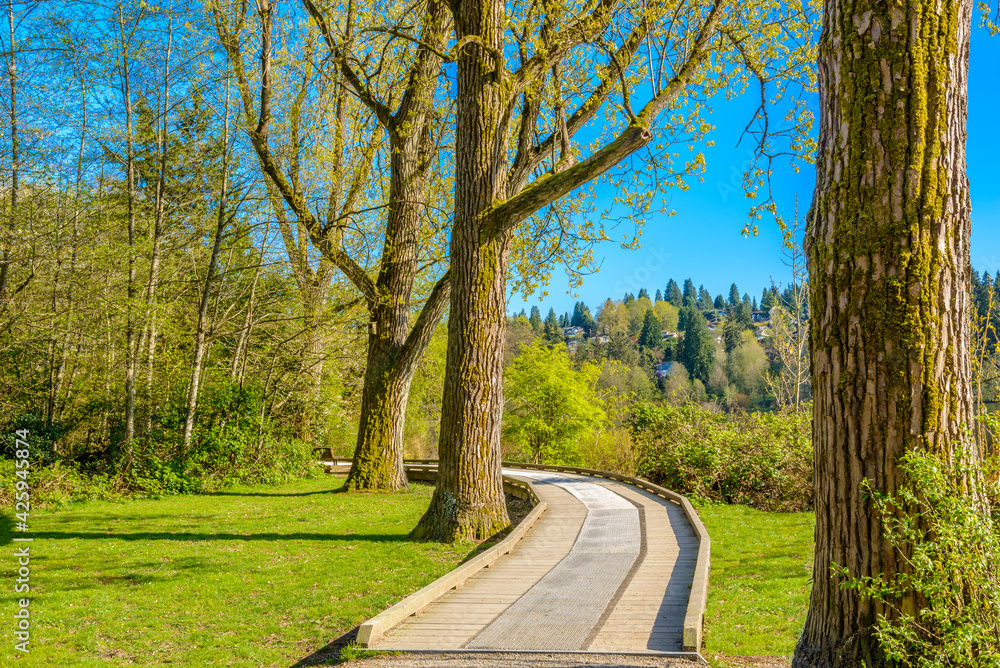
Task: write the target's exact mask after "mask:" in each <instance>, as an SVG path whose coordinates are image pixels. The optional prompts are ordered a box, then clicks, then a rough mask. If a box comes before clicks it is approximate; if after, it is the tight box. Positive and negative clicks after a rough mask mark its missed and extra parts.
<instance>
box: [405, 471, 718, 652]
mask: <svg viewBox="0 0 1000 668" xmlns="http://www.w3.org/2000/svg"><path fill="white" fill-rule="evenodd" d="M406 462H407V464H408V465H411V464H412V465H419V466H431V465H434V466H436V465H437V460H436V459H408V460H406ZM501 466H504V467H506V468H520V469H529V470H535V471H552V472H556V473H577V474H580V475H587V476H592V477H595V478H605V479H607V480H614V481H616V482H622V483H625V484H627V485H631V486H633V487H637V488H639V489H641V490H644V491H646V492H650V493H651V494H655V495H656V496H660V497H663V498H664V499H668V500H670V501H673V502H674V503H677V504H678V505H679V506H680V507H681V508H682V509H683V510H684V514H685V515H686V516H687V519H688V522H689V523H690V524H691V528H692V529H694V532H695V534H696V535H697V536H698V559H697V561H696V562H695V566H694V576H693V577H692V579H691V594H690V595H689V596H688V605H687V611H686V612H685V614H684V634H683V640H682V643H681V649H682V651H685V652H699V651H700V650H701V642H702V633H703V625H704V621H705V609H706V608H707V607H708V579H709V574H710V571H711V550H712V542H711V539H710V538H709V537H708V530H707V529H706V528H705V525H704V524H702V522H701V518H700V517H698V513H697V511H695V509H694V506H692V505H691V502H690V501H688V499H687V497H686V496H684V495H683V494H678V493H677V492H673V491H671V490H669V489H666V488H665V487H660V486H659V485H654V484H653V483H651V482H649V481H648V480H643V479H642V478H637V477H635V476H630V475H622V474H619V473H611V472H610V471H599V470H597V469H585V468H580V467H577V466H555V465H549V464H527V463H524V462H501ZM525 519H527V518H525Z"/></svg>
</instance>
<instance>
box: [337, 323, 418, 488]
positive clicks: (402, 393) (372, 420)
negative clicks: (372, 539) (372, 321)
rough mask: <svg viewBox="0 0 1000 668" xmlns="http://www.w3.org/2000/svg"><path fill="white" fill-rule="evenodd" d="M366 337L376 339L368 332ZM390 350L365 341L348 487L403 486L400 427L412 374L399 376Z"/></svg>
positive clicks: (401, 434)
mask: <svg viewBox="0 0 1000 668" xmlns="http://www.w3.org/2000/svg"><path fill="white" fill-rule="evenodd" d="M370 338H376V337H375V336H374V335H372V336H371V337H370ZM396 366H398V365H396V364H394V363H393V355H392V351H387V350H386V349H385V347H384V346H383V345H380V344H379V342H377V341H369V345H368V360H367V366H366V367H365V385H364V390H363V391H362V395H361V421H360V423H359V425H358V442H357V445H356V446H355V449H354V460H353V462H352V464H351V472H350V474H349V475H348V479H347V488H348V489H390V490H398V489H406V488H407V481H406V471H405V470H404V469H403V426H404V423H405V418H406V403H407V400H408V399H409V393H410V381H411V380H412V379H413V374H412V373H410V374H409V375H408V376H407V377H400V375H399V373H398V369H396V368H394V367H396Z"/></svg>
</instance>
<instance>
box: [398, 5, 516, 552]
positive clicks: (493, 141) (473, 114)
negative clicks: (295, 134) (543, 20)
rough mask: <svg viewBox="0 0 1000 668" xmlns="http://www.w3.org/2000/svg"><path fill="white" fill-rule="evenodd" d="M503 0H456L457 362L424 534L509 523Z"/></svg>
mask: <svg viewBox="0 0 1000 668" xmlns="http://www.w3.org/2000/svg"><path fill="white" fill-rule="evenodd" d="M504 10H505V7H504V2H503V0H460V1H458V2H454V3H452V11H453V17H454V20H455V34H456V38H457V39H458V43H459V44H460V45H464V46H463V47H460V50H459V52H458V57H457V61H458V63H457V65H458V68H457V76H456V85H457V89H458V98H457V101H456V107H455V108H456V118H455V146H456V156H455V161H456V162H455V218H454V223H453V227H452V236H451V253H450V257H451V276H452V298H451V310H450V314H449V320H448V356H447V367H446V368H447V372H446V375H445V380H444V396H443V397H442V400H441V431H440V434H441V435H440V438H439V441H438V458H439V470H438V480H437V489H436V490H435V491H434V496H433V498H432V499H431V504H430V507H429V508H428V510H427V512H426V513H425V514H424V516H423V517H422V518H421V520H420V523H419V524H418V525H417V528H416V529H415V530H414V535H415V536H416V537H419V538H427V539H431V540H443V541H449V542H450V541H454V540H463V539H472V540H481V539H484V538H487V537H489V536H491V535H493V534H494V533H496V532H497V531H499V530H501V529H503V528H504V527H506V526H507V524H509V522H510V520H509V518H508V516H507V508H506V505H505V503H504V494H503V481H502V479H501V475H500V418H501V414H502V409H503V349H504V331H505V325H506V317H505V311H506V299H505V297H506V294H505V290H506V275H507V256H508V246H509V242H508V235H507V234H500V235H496V236H493V237H488V236H486V235H481V234H480V225H481V223H480V216H481V215H482V213H483V212H484V211H486V210H487V209H489V208H490V207H492V206H494V205H495V204H497V203H499V202H502V201H503V200H504V198H505V194H506V181H507V174H506V169H505V167H506V164H505V162H504V161H501V160H499V159H498V158H497V156H496V154H495V153H496V148H495V147H497V146H503V145H504V142H505V139H506V134H507V127H506V123H507V122H508V121H506V120H505V117H504V105H505V102H506V99H507V98H506V91H505V89H504V86H503V74H504V70H505V63H504V61H503V57H502V54H503V35H504V26H505V18H506V16H505V13H504Z"/></svg>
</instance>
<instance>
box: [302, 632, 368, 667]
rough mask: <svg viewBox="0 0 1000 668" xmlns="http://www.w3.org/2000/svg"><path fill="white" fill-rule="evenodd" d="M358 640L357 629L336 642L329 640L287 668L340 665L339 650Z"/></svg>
mask: <svg viewBox="0 0 1000 668" xmlns="http://www.w3.org/2000/svg"><path fill="white" fill-rule="evenodd" d="M357 639H358V627H357V626H355V627H354V628H353V629H351V630H350V631H348V632H347V633H345V634H344V635H342V636H340V637H339V638H337V639H336V640H331V641H330V642H329V643H328V644H326V645H325V646H323V647H320V648H319V649H318V650H316V651H315V652H313V653H312V654H310V655H309V656H307V657H304V658H302V659H299V660H298V661H296V662H295V663H293V664H292V665H291V666H289V668H305V666H330V665H336V664H338V663H340V662H341V661H340V650H342V649H344V648H345V647H347V646H348V645H350V644H351V643H352V642H354V641H355V640H357Z"/></svg>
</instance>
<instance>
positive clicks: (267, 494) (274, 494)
mask: <svg viewBox="0 0 1000 668" xmlns="http://www.w3.org/2000/svg"><path fill="white" fill-rule="evenodd" d="M343 490H344V488H343V487H338V488H337V489H319V490H316V491H315V492H288V493H281V492H202V493H201V494H199V495H198V496H260V497H287V498H294V497H297V496H316V495H319V494H340V493H341V492H343Z"/></svg>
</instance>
